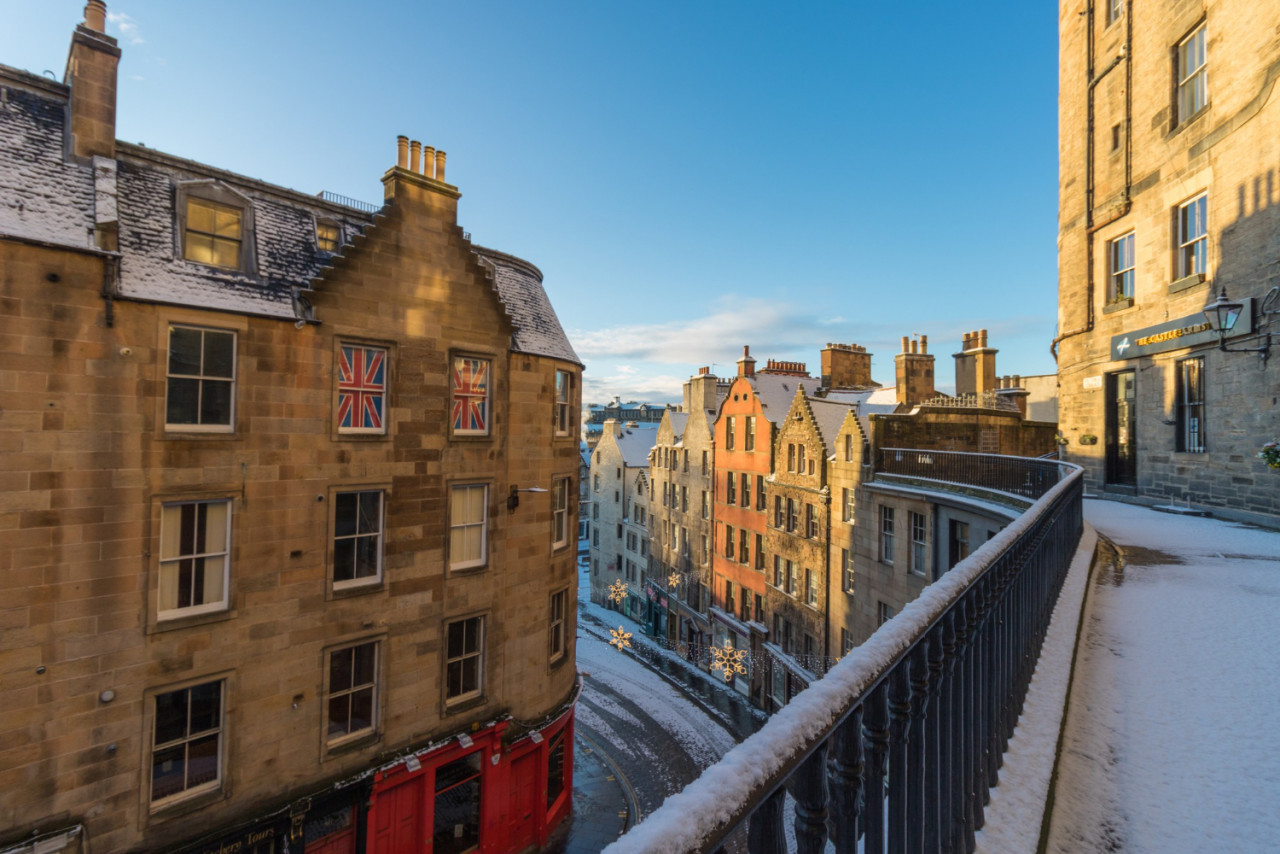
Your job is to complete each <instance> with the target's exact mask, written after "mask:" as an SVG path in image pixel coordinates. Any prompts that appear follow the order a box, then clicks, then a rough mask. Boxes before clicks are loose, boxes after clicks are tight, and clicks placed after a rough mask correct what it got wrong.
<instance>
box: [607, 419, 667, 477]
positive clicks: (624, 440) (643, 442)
mask: <svg viewBox="0 0 1280 854" xmlns="http://www.w3.org/2000/svg"><path fill="white" fill-rule="evenodd" d="M615 436H616V438H617V441H618V450H619V451H621V452H622V463H623V465H625V466H628V467H629V468H636V467H638V466H644V467H645V468H648V466H649V452H650V451H652V450H653V446H654V445H655V444H657V441H658V425H657V424H641V425H640V426H639V427H619V428H618V432H617V433H616V434H615Z"/></svg>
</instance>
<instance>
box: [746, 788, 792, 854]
mask: <svg viewBox="0 0 1280 854" xmlns="http://www.w3.org/2000/svg"><path fill="white" fill-rule="evenodd" d="M786 797H787V790H786V789H785V788H783V787H782V786H779V787H778V790H777V791H776V792H774V793H773V794H772V795H770V796H769V797H768V798H767V799H765V801H764V802H763V803H761V804H760V806H758V807H756V811H755V812H753V813H752V814H751V818H750V819H749V820H748V822H747V850H748V851H750V852H751V854H786V851H787V835H786V831H785V830H784V829H783V827H782V809H783V805H784V804H785V803H786Z"/></svg>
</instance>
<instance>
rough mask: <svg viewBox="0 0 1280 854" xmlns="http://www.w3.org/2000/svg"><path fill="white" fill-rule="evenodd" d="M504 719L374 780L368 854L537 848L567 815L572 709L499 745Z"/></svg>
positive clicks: (484, 853)
mask: <svg viewBox="0 0 1280 854" xmlns="http://www.w3.org/2000/svg"><path fill="white" fill-rule="evenodd" d="M508 726H509V724H508V722H505V721H503V722H500V723H497V724H494V725H493V726H491V727H488V728H487V729H483V730H480V731H479V732H474V733H471V734H470V735H469V736H468V737H466V738H455V739H452V740H450V741H449V742H448V743H446V744H443V745H440V746H438V747H435V748H434V749H431V750H428V751H423V752H422V753H418V754H414V755H413V756H412V757H410V758H409V759H408V760H406V761H405V762H401V763H399V764H397V765H395V766H393V767H391V768H390V769H387V770H384V771H379V772H377V774H376V775H375V776H374V781H373V791H372V794H371V796H370V799H369V819H368V843H367V846H366V850H367V851H368V852H369V854H464V852H470V851H475V852H480V854H508V852H513V853H514V852H520V851H524V850H525V849H527V848H529V847H530V846H537V847H541V846H542V845H544V844H545V843H546V841H547V838H548V837H549V836H550V835H551V832H552V830H554V829H555V827H556V826H557V825H558V824H559V823H560V822H561V821H563V820H564V819H565V818H567V817H568V815H569V811H570V806H571V801H572V794H573V709H572V707H571V708H570V709H569V710H568V711H566V712H565V713H564V714H563V715H562V716H560V717H559V718H558V719H556V720H555V721H553V722H552V723H550V724H548V725H547V726H545V727H542V728H541V729H540V730H537V731H535V732H532V733H529V734H528V735H525V736H523V737H522V738H520V739H519V740H517V741H514V742H512V743H511V744H508V745H505V746H504V745H503V743H502V737H503V734H504V733H505V732H506V730H507V728H508Z"/></svg>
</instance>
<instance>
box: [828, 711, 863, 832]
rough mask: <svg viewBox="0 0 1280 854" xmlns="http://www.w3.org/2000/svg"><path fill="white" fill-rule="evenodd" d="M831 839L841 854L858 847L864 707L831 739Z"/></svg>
mask: <svg viewBox="0 0 1280 854" xmlns="http://www.w3.org/2000/svg"><path fill="white" fill-rule="evenodd" d="M830 763H831V808H832V813H831V817H830V824H831V838H832V841H833V842H835V846H836V851H838V852H840V854H846V852H848V854H853V852H856V851H857V850H858V833H859V831H860V829H861V818H862V771H863V767H864V766H863V762H862V707H861V706H857V707H855V708H854V710H853V711H852V712H850V713H849V717H848V718H846V719H845V721H844V723H842V724H841V725H840V727H839V728H838V729H837V730H836V731H835V734H834V735H833V736H832V738H831V759H830Z"/></svg>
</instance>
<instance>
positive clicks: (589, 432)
mask: <svg viewBox="0 0 1280 854" xmlns="http://www.w3.org/2000/svg"><path fill="white" fill-rule="evenodd" d="M668 408H669V407H668V406H666V405H664V404H660V403H641V402H639V401H635V400H629V401H626V402H625V403H624V402H623V400H622V398H620V397H617V396H615V397H614V398H613V400H611V401H610V402H609V403H592V404H590V405H589V406H587V408H586V418H585V419H584V421H583V425H582V426H583V433H584V436H585V439H586V442H587V446H588V447H589V448H590V449H591V450H595V447H596V444H597V443H598V442H599V441H600V437H601V436H603V435H604V422H606V421H618V422H620V423H623V424H628V423H631V422H635V423H636V424H644V425H653V426H657V425H658V423H659V422H660V421H662V415H663V413H665V412H666V411H667V409H668Z"/></svg>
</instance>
